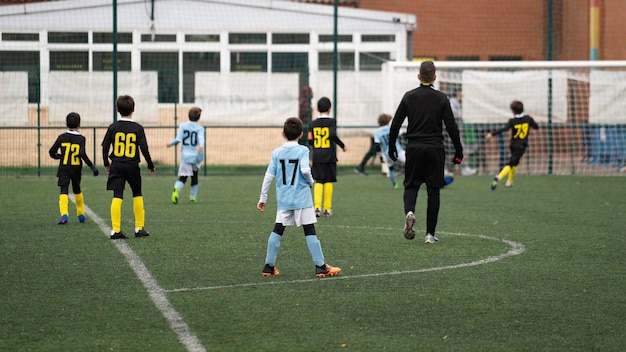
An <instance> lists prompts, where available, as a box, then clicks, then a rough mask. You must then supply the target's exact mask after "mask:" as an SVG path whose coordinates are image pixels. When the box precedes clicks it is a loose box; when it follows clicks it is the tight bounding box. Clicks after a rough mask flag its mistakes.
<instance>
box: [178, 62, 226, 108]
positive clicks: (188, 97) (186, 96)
mask: <svg viewBox="0 0 626 352" xmlns="http://www.w3.org/2000/svg"><path fill="white" fill-rule="evenodd" d="M199 71H203V72H206V71H211V72H219V71H220V53H219V52H185V53H183V102H184V103H193V102H194V100H195V94H196V75H195V74H196V72H199Z"/></svg>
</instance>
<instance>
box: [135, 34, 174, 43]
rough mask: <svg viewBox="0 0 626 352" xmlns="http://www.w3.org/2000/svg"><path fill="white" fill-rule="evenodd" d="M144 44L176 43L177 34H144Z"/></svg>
mask: <svg viewBox="0 0 626 352" xmlns="http://www.w3.org/2000/svg"><path fill="white" fill-rule="evenodd" d="M141 41H142V42H147V43H149V42H154V43H176V34H142V35H141Z"/></svg>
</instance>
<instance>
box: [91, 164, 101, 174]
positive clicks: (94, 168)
mask: <svg viewBox="0 0 626 352" xmlns="http://www.w3.org/2000/svg"><path fill="white" fill-rule="evenodd" d="M91 172H93V175H94V176H98V175H99V174H100V171H98V168H97V167H96V165H92V166H91Z"/></svg>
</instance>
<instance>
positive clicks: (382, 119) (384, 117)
mask: <svg viewBox="0 0 626 352" xmlns="http://www.w3.org/2000/svg"><path fill="white" fill-rule="evenodd" d="M392 119H393V118H392V117H391V115H389V114H380V115H378V126H387V125H388V124H389V121H391V120H392Z"/></svg>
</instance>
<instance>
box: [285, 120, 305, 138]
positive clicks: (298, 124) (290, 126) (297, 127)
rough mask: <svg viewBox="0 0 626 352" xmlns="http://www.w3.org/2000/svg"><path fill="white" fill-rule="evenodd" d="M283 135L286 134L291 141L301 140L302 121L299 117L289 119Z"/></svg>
mask: <svg viewBox="0 0 626 352" xmlns="http://www.w3.org/2000/svg"><path fill="white" fill-rule="evenodd" d="M283 133H284V134H285V138H287V140H289V141H294V140H296V139H298V138H300V135H301V134H302V120H300V119H299V118H297V117H290V118H288V119H287V120H286V121H285V124H284V126H283Z"/></svg>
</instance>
